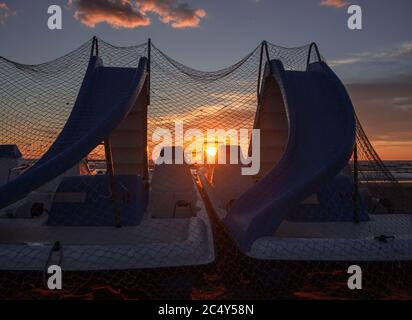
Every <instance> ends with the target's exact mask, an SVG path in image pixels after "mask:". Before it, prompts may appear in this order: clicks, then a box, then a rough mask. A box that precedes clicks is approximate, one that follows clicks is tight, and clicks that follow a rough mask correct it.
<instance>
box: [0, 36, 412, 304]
mask: <svg viewBox="0 0 412 320" xmlns="http://www.w3.org/2000/svg"><path fill="white" fill-rule="evenodd" d="M91 53H92V54H93V53H94V54H96V53H97V54H98V56H99V57H100V58H101V59H102V61H103V64H104V66H107V67H118V68H137V67H138V64H139V59H140V58H141V57H148V58H149V67H148V69H147V71H148V73H149V78H148V79H147V82H146V83H145V89H144V90H146V89H147V90H149V92H150V95H149V96H148V97H147V98H148V99H150V104H149V107H148V110H147V153H148V155H149V159H148V160H149V167H150V169H151V170H150V174H149V175H150V177H149V180H151V179H153V180H155V179H157V180H158V181H161V182H162V183H163V185H164V188H163V189H162V188H158V189H156V190H154V189H155V188H154V186H153V187H151V189H150V192H154V191H155V193H150V192H149V204H147V205H148V206H149V208H150V206H151V205H153V206H157V205H161V204H163V202H164V203H166V202H167V201H166V200H165V199H167V196H166V194H167V193H168V189H172V188H174V187H176V181H180V180H179V177H181V176H180V175H179V174H177V173H173V172H165V173H162V174H163V175H161V174H159V177H160V178H159V177H157V178H156V177H154V175H156V173H155V171H154V170H155V169H156V166H155V165H154V162H153V159H151V155H152V154H153V153H154V149H155V147H156V144H157V141H155V139H154V138H153V137H154V136H156V132H157V130H158V129H159V128H162V129H169V130H170V131H171V132H172V133H173V134H174V135H173V136H165V137H164V143H165V145H171V146H174V145H176V144H177V141H176V139H175V135H176V136H178V135H179V134H182V135H183V138H184V134H183V131H184V132H186V131H187V130H189V129H196V130H197V131H198V132H200V135H201V136H203V137H204V141H203V143H202V148H201V150H200V157H204V156H205V153H206V152H207V149H208V148H211V147H210V145H213V147H215V148H216V149H218V148H219V147H220V145H218V144H219V143H220V144H225V143H228V142H227V141H223V142H219V143H218V142H216V141H217V140H216V136H215V135H213V134H211V136H210V137H206V135H207V131H208V129H222V130H224V131H228V130H229V129H235V130H240V129H246V130H248V132H249V135H248V139H247V140H246V141H244V142H243V144H242V143H240V147H241V149H242V151H243V155H244V156H245V155H247V153H248V148H249V140H250V132H251V129H252V128H253V126H254V123H255V115H256V109H257V106H258V103H259V102H258V100H259V99H258V97H259V92H260V91H261V86H262V83H263V81H264V76H265V68H267V62H268V61H269V60H272V59H277V60H280V61H281V62H282V63H283V66H284V68H285V70H290V71H305V70H306V68H307V66H308V64H310V63H312V62H316V61H319V60H323V58H322V57H321V56H320V54H319V52H318V50H317V47H316V46H314V45H308V46H303V47H299V48H293V49H288V48H282V47H279V46H276V45H273V44H271V43H266V42H264V43H262V44H261V45H259V46H258V47H257V48H255V49H254V50H253V51H252V52H251V53H250V54H248V55H247V56H245V57H244V58H243V59H241V60H240V61H239V62H238V63H235V64H234V65H233V66H231V67H228V68H225V69H222V70H219V71H214V72H205V71H199V70H195V69H192V68H189V67H187V66H185V65H183V64H182V63H180V62H178V61H176V60H174V59H172V58H171V57H169V56H167V55H166V54H165V53H164V52H162V51H161V50H160V49H158V48H157V47H156V46H155V45H152V44H151V43H150V42H149V44H147V43H145V44H142V45H138V46H131V47H116V46H113V45H111V44H108V43H106V42H104V41H102V40H100V39H99V40H97V39H93V40H90V41H88V42H87V43H85V44H83V45H82V46H81V47H80V48H78V49H76V50H74V51H73V52H71V53H69V54H67V55H66V56H64V57H61V58H59V59H56V60H54V61H51V62H48V63H44V64H40V65H33V66H28V65H23V64H18V63H15V62H12V61H9V60H7V59H4V58H1V59H0V84H1V85H0V114H1V117H0V145H16V146H17V147H18V149H19V150H20V152H21V153H22V155H23V157H22V159H20V160H19V161H17V160H16V161H15V163H13V165H9V167H8V169H7V173H6V174H5V176H6V178H4V179H6V180H7V181H9V180H12V179H14V178H15V177H17V176H18V175H19V174H23V175H24V174H25V173H24V172H25V170H27V169H28V168H30V167H31V166H32V165H33V164H35V163H36V161H38V160H39V159H40V158H41V157H42V156H43V155H44V154H45V153H46V151H47V150H48V149H49V147H50V146H51V144H52V143H53V142H54V140H55V139H56V138H57V136H58V135H59V133H60V132H61V130H62V128H63V126H64V125H65V123H66V121H67V120H68V118H69V115H70V113H71V111H72V108H73V106H74V103H75V101H76V98H77V95H78V93H79V90H80V87H81V84H82V81H83V78H84V77H85V75H86V71H87V67H88V63H89V60H90V55H91ZM147 102H149V101H147ZM176 121H177V122H178V123H181V124H183V128H182V127H176V123H177V122H176ZM103 142H104V141H102V143H101V144H100V145H97V146H96V148H95V149H94V150H93V151H91V152H90V153H89V154H88V156H87V157H86V159H85V161H84V163H82V164H80V165H79V167H78V168H77V167H76V168H75V172H74V173H73V172H71V173H68V174H66V175H67V176H68V177H63V179H58V180H56V182H55V184H54V185H53V186H52V187H51V188H49V189H48V190H46V191H44V190H43V191H44V192H46V193H48V195H47V197H48V198H47V199H48V201H49V203H53V202H56V195H55V193H56V190H60V191H62V189H61V188H62V186H66V187H67V189H65V190H63V191H66V192H68V193H70V194H71V196H70V197H72V198H70V199H69V200H67V199H66V200H65V202H63V205H60V207H57V208H58V209H59V212H60V213H61V212H65V210H66V211H68V212H66V213H65V219H66V220H65V224H67V223H72V224H73V227H74V228H75V226H76V219H77V217H76V216H71V215H70V214H71V212H74V211H76V210H74V211H73V208H80V207H73V206H68V205H67V203H73V202H76V201H77V202H78V201H79V200H78V198H76V197H78V196H79V194H81V193H86V194H87V198H86V200H87V201H84V200H83V202H82V205H81V208H83V209H84V207H85V206H86V207H87V212H93V213H94V215H93V219H92V220H93V221H94V223H95V224H96V226H95V228H97V229H96V230H103V231H102V232H100V231H97V235H96V234H95V233H93V232H88V231H87V230H88V229H85V230H83V231H82V232H77V231H76V230H73V231H70V232H67V233H64V235H62V234H63V233H61V232H60V230H59V229H55V230H53V227H52V226H50V227H49V228H48V229H47V230H48V231H44V230H43V229H41V228H40V229H39V230H42V231H38V232H37V233H36V232H34V233H32V234H31V233H30V232H29V235H27V234H24V235H22V232H26V231H27V230H29V229H27V228H26V229H25V228H22V229H19V228H20V226H19V224H20V225H23V224H22V223H21V221H23V219H24V222H25V223H24V225H27V224H30V220H31V219H34V218H35V217H37V218H36V219H39V217H38V216H40V219H39V220H38V221H39V223H38V224H41V223H43V222H44V219H47V215H48V214H49V213H50V210H53V209H52V208H50V206H47V205H46V206H45V208H43V207H40V209H39V205H38V202H41V201H40V200H39V201H37V200H36V199H37V198H35V197H34V196H33V197H34V201H31V202H30V206H29V208H25V207H24V206H19V208H22V209H21V211H19V212H20V213H17V214H16V211H15V210H16V209H15V207H13V210H11V211H12V212H11V211H10V210H9V212H6V213H5V214H3V215H2V216H1V218H0V225H3V226H2V231H1V232H2V236H1V241H0V247H1V250H2V255H1V256H2V258H1V259H3V260H2V261H3V263H2V268H1V269H2V270H1V272H0V273H1V275H0V297H3V298H12V297H16V298H27V297H29V298H39V297H46V298H50V297H51V298H55V297H56V298H68V299H70V298H105V297H107V296H109V297H120V298H139V299H140V298H182V297H183V298H193V299H205V298H206V299H207V298H218V299H220V298H252V299H261V298H270V299H273V298H324V297H349V298H363V297H372V298H374V297H376V298H383V297H393V296H395V295H396V294H398V293H399V294H403V293H404V292H407V294H410V292H411V291H410V288H408V286H407V284H408V283H411V281H410V272H409V270H410V266H409V265H408V263H407V262H400V261H399V262H380V263H362V264H361V266H362V268H363V271H364V274H365V279H366V280H365V284H364V287H367V288H368V289H367V290H364V291H362V293H359V292H351V291H349V290H348V289H347V285H346V281H347V278H348V275H347V268H348V266H349V265H351V264H352V263H354V262H356V261H347V262H346V261H344V262H339V263H338V262H334V263H326V262H313V261H282V260H281V259H259V258H256V257H251V256H248V255H246V254H245V253H244V252H241V251H240V250H239V248H238V247H237V245H236V244H235V242H234V240H233V238H232V237H231V235H230V232H228V230H226V228H225V226H224V225H223V224H222V222H221V219H220V218H219V214H218V213H217V212H216V210H215V208H214V206H213V199H211V198H210V194H209V193H208V192H207V190H205V188H204V185H203V184H202V182H201V178H200V176H201V175H202V172H203V173H204V172H206V176H207V172H208V171H209V169H210V167H207V166H206V168H205V166H202V165H196V164H194V165H192V166H191V167H190V169H191V172H192V175H193V181H194V182H195V185H196V187H197V189H196V190H195V191H193V192H194V193H195V194H196V196H198V200H200V195H201V196H202V198H201V199H203V200H204V204H202V205H200V208H198V209H196V216H197V217H196V218H188V219H150V217H148V216H147V213H146V215H145V216H144V217H143V220H142V223H141V224H140V225H139V226H138V227H136V228H135V229H136V230H135V229H133V228H134V227H130V228H129V227H122V228H115V224H116V219H115V217H116V214H117V213H116V212H117V210H119V208H118V207H116V205H113V203H114V204H116V201H120V202H121V201H125V202H126V203H127V201H130V198H133V194H134V193H138V192H137V191H135V189H133V186H136V185H135V184H134V183H135V182H133V181H132V182H130V181H129V180H127V178H125V177H122V175H117V174H116V170H115V171H114V178H115V179H114V180H113V177H111V176H110V172H109V174H102V175H99V174H100V173H106V172H107V170H108V169H109V171H110V168H109V167H108V165H107V162H108V161H109V160H108V159H107V152H105V151H107V150H105V146H104V144H103ZM190 143H191V141H190V139H183V145H184V147H187V146H188V145H189V144H190ZM356 145H357V148H356V151H357V153H356V155H355V156H354V158H353V159H352V160H351V162H350V163H349V165H348V168H347V169H348V170H347V171H348V172H346V175H349V176H350V177H351V179H352V181H353V182H354V184H355V182H356V181H358V183H357V187H358V188H359V196H357V197H356V196H354V193H353V192H352V193H349V194H346V195H345V197H346V198H345V199H343V200H344V201H345V202H347V203H350V206H349V207H351V208H356V205H355V204H354V203H360V202H362V203H363V204H362V205H364V206H366V207H367V210H368V211H369V212H373V213H376V214H381V215H385V218H386V219H387V221H388V223H389V224H390V223H391V220H393V219H396V216H395V215H396V214H404V213H408V212H412V211H411V210H410V209H411V207H410V203H408V201H409V199H410V197H408V191H407V190H406V189H405V188H404V186H403V185H402V184H401V183H399V181H397V179H396V178H395V177H394V176H393V174H392V173H391V171H390V170H389V169H388V168H387V167H386V166H385V164H384V163H383V162H382V160H381V159H380V158H379V156H378V155H377V153H376V152H375V151H374V149H373V146H372V145H371V143H370V142H369V140H368V139H367V136H366V134H365V132H364V130H363V129H362V127H361V125H360V123H359V121H358V122H357V144H356ZM198 156H199V154H196V157H198ZM154 158H156V157H154ZM114 161H115V162H116V159H114ZM115 169H116V166H115ZM349 169H350V170H349ZM159 172H161V170H159ZM80 173H81V174H82V175H83V176H85V177H82V178H78V177H75V178H73V177H72V176H73V175H78V174H80ZM140 178H141V179H142V180H143V183H145V181H146V180H145V179H146V178H145V177H140ZM228 180H231V179H228ZM7 181H1V182H0V185H1V184H5V183H7ZM62 181H63V182H62ZM113 181H114V185H115V187H113ZM233 181H235V179H233ZM228 182H231V181H228ZM162 183H160V184H162ZM142 185H144V184H142ZM58 188H60V189H58ZM113 188H114V189H115V190H117V198H114V197H115V196H114V195H113V190H114V189H113ZM131 190H132V191H131ZM43 191H42V192H43ZM44 192H43V193H44ZM184 192H186V190H184ZM38 193H39V192H38ZM40 193H41V192H40ZM58 193H59V192H58ZM176 193H182V191H181V190H177V191H175V194H176ZM150 195H153V197H152V198H155V197H154V195H157V197H158V198H156V199H157V200H156V201H155V202H156V203H155V204H153V203H152V204H151V203H150V201H151V200H150V197H151V196H150ZM73 197H74V198H73ZM73 199H74V200H73ZM113 199H114V201H113ZM116 199H117V200H116ZM119 199H120V200H119ZM124 199H126V200H124ZM132 200H133V199H132ZM133 201H135V202H136V201H137V202H144V201H147V199H146V200H145V199H138V200H136V199H134V200H133ZM190 201H192V200H189V201H177V202H175V205H174V208H173V209H174V214H176V210H182V212H183V211H185V210H189V211H193V207H196V206H197V205H198V204H196V205H192V204H191V203H190ZM152 202H153V200H152ZM200 202H202V201H200ZM198 203H199V201H198ZM34 204H36V205H34ZM358 205H359V204H358ZM68 208H69V209H68ZM83 209H82V210H83ZM27 210H28V212H29V215H28V216H26V215H27V213H26V211H27ZM54 210H56V207H55V208H54ZM351 210H352V209H351ZM39 211H40V212H39ZM353 211H354V219H355V218H356V209H353ZM3 213H4V211H3ZM19 214H21V215H23V216H19ZM386 214H390V215H393V216H386ZM103 216H104V217H106V218H105V219H103V218H102V217H103ZM107 217H109V220H107ZM392 217H394V218H392ZM169 218H170V217H169ZM41 219H43V220H41ZM99 219H100V220H99ZM405 219H406V218H405ZM103 220H104V221H105V222H103ZM5 221H6V222H5ZM42 221H43V222H42ZM107 221H109V222H107ZM350 223H353V224H355V222H353V221H351V222H350ZM38 224H35V225H36V226H37V225H38ZM102 224H105V225H104V226H102ZM348 228H349V229H350V226H349V227H348ZM405 228H406V229H407V226H406V227H405ZM7 230H8V232H6V231H7ZM10 230H11V231H10ZM188 230H189V231H188ZM188 232H189V233H190V235H191V238H189V239H188V238H185V236H186V234H187V233H188ZM211 232H213V240H212V239H211V237H212V235H211ZM366 232H367V234H368V236H369V237H371V238H374V237H377V236H381V235H382V236H391V234H379V233H377V232H376V230H375V229H374V228H372V227H370V228H369V229H368V230H366ZM407 232H409V233H408V234H410V232H412V230H407ZM10 233H12V234H10ZM14 233H15V234H14ZM332 233H333V229H332V228H328V226H327V225H325V227H324V228H323V229H322V236H323V237H326V236H327V235H329V236H330V235H331V234H332ZM332 238H333V237H332ZM381 240H386V241H390V240H391V239H390V238H382V239H381ZM377 241H378V240H377ZM21 243H23V245H22V244H21ZM39 243H40V244H41V245H39ZM205 243H206V245H205ZM213 243H214V244H213ZM36 244H37V245H36ZM73 244H75V245H73ZM125 244H127V246H125ZM142 246H143V247H145V246H146V247H145V248H146V249H144V250H143V249H142ZM39 248H40V249H39ZM350 249H351V250H354V251H356V250H357V247H356V246H353V247H352V248H350ZM308 250H309V251H308ZM317 251H319V250H317ZM349 251H350V250H349ZM306 254H309V255H310V254H311V252H310V248H309V249H306ZM210 255H212V256H213V257H214V259H213V257H212V256H210ZM349 256H350V254H349ZM3 257H4V258H3ZM85 257H86V258H85ZM173 259H175V261H177V262H175V263H170V261H174V260H173ZM179 259H180V260H179ZM182 259H184V260H185V263H184V264H181V265H179V263H180V262H179V261H182ZM202 259H203V260H202ZM308 260H310V259H308ZM348 260H350V259H348ZM67 261H72V262H73V261H74V262H76V261H77V265H76V263H74V266H75V267H72V268H71V269H70V270H69V271H66V270H65V269H64V266H65V262H67ZM84 261H87V263H86V264H85V263H84ZM212 261H213V263H212ZM53 262H55V263H57V264H59V263H62V265H63V290H62V291H50V290H48V289H47V287H46V286H45V282H46V278H47V274H46V273H47V272H46V269H47V266H48V265H50V264H52V263H53ZM23 263H26V264H28V265H34V266H36V268H35V269H36V271H27V270H24V268H21V265H22V264H23ZM119 265H121V266H122V267H121V268H120V267H119ZM171 265H173V266H171ZM72 266H73V263H72ZM119 269H120V270H119ZM408 290H409V291H408Z"/></svg>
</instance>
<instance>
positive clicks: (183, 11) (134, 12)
mask: <svg viewBox="0 0 412 320" xmlns="http://www.w3.org/2000/svg"><path fill="white" fill-rule="evenodd" d="M68 7H69V8H74V10H75V13H74V16H75V17H76V19H78V20H79V21H81V22H82V23H83V24H85V25H86V26H88V27H95V26H96V25H97V24H99V23H103V22H105V23H107V24H109V25H110V26H112V27H114V28H137V27H141V26H148V25H150V24H151V19H150V18H149V17H148V16H147V15H148V14H151V13H153V14H157V15H158V16H159V19H160V21H162V22H163V23H165V24H170V25H171V26H172V27H173V28H189V27H197V26H199V23H200V20H201V19H202V18H204V17H205V16H206V12H205V11H204V10H203V9H193V8H191V7H190V6H189V5H188V4H187V3H184V2H179V1H176V0H69V2H68Z"/></svg>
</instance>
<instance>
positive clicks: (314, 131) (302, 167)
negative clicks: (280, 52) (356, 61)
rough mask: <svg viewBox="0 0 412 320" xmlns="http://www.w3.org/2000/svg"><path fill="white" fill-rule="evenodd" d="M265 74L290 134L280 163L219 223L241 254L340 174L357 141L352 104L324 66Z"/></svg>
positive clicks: (276, 68)
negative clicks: (273, 85)
mask: <svg viewBox="0 0 412 320" xmlns="http://www.w3.org/2000/svg"><path fill="white" fill-rule="evenodd" d="M266 69H267V70H266V71H267V72H266V74H265V77H274V79H275V81H276V83H277V88H278V89H277V90H278V91H279V92H278V94H279V95H280V96H281V98H282V99H283V103H284V106H285V109H286V116H287V122H288V126H289V134H288V139H287V144H286V148H285V151H284V153H283V156H282V157H281V158H280V160H279V162H278V163H277V164H276V165H275V166H274V167H273V168H272V169H271V170H270V171H269V172H268V173H267V174H266V175H265V176H264V177H263V178H262V179H261V180H260V181H259V182H258V183H257V184H255V185H254V186H253V187H252V188H250V189H249V190H248V191H246V192H245V193H244V194H242V195H241V196H240V197H239V199H238V200H237V201H236V202H235V203H234V205H233V207H232V209H231V210H230V211H229V213H228V214H227V215H226V217H225V218H224V220H223V222H224V223H225V224H226V226H227V227H228V228H229V231H230V232H231V234H232V235H233V236H234V238H235V240H236V241H237V243H238V244H239V246H240V248H241V249H242V250H243V251H246V252H247V251H249V250H250V248H251V246H252V244H253V242H254V241H255V240H257V239H258V238H262V237H266V236H273V235H274V233H275V231H276V229H277V228H278V227H279V225H280V224H281V222H282V220H283V219H284V218H285V217H286V216H287V214H288V212H289V211H290V210H291V209H293V208H294V207H295V206H296V205H298V204H299V203H301V202H302V201H304V200H305V199H306V198H308V197H309V196H311V195H312V194H313V193H314V192H316V191H317V190H318V189H319V188H320V187H321V186H323V185H324V184H326V183H328V182H330V181H332V180H333V179H334V178H335V177H336V175H337V174H339V173H340V172H341V171H342V169H344V167H345V166H346V165H347V164H348V161H349V160H350V157H351V155H352V152H353V147H354V143H355V137H356V133H355V114H354V108H353V105H352V102H351V100H350V98H349V95H348V94H347V92H346V89H345V87H344V86H343V84H342V83H341V81H340V80H339V79H338V77H337V76H336V75H335V73H334V72H333V71H332V70H331V69H330V68H329V67H328V66H327V65H326V63H324V62H316V63H312V64H309V65H308V68H307V70H306V71H303V72H302V71H285V70H284V68H283V65H282V63H281V62H280V61H277V60H273V61H271V68H266ZM269 69H271V72H270V73H269V72H268V70H269ZM263 94H264V90H263Z"/></svg>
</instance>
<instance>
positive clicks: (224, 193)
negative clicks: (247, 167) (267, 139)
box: [211, 146, 254, 211]
mask: <svg viewBox="0 0 412 320" xmlns="http://www.w3.org/2000/svg"><path fill="white" fill-rule="evenodd" d="M222 148H226V163H225V164H217V165H215V166H214V167H213V169H212V170H213V172H212V175H211V184H212V185H213V187H214V188H215V191H216V195H217V197H218V199H219V202H220V203H219V206H220V207H221V208H222V209H224V210H227V211H228V210H229V209H230V207H231V206H232V204H233V203H234V202H235V201H236V199H237V198H238V197H239V196H240V195H241V194H242V193H243V192H245V191H246V190H247V189H249V188H250V187H251V186H252V185H253V184H254V178H253V177H251V176H244V175H242V168H243V167H244V165H243V164H242V163H241V162H240V155H241V149H240V147H238V146H222V147H220V148H219V150H218V153H220V152H221V150H222ZM232 148H237V149H238V151H237V152H238V163H237V164H231V163H230V152H231V150H232Z"/></svg>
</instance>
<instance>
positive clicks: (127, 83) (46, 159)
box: [0, 56, 147, 208]
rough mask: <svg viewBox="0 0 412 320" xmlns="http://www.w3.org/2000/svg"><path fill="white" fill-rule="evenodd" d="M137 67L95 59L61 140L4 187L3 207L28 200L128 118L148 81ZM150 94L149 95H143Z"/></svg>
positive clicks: (0, 205)
mask: <svg viewBox="0 0 412 320" xmlns="http://www.w3.org/2000/svg"><path fill="white" fill-rule="evenodd" d="M146 64H147V59H146V58H144V57H142V58H140V60H139V65H138V67H137V68H114V67H104V66H103V63H102V61H101V59H100V58H98V57H96V56H92V57H91V58H90V61H89V65H88V68H87V71H86V74H85V77H84V80H83V83H82V86H81V88H80V91H79V94H78V97H77V100H76V102H75V105H74V107H73V110H72V112H71V114H70V116H69V118H68V120H67V122H66V124H65V126H64V128H63V130H62V131H61V133H60V134H59V136H58V137H57V139H56V140H55V142H54V143H53V144H52V145H51V147H50V148H49V150H48V151H47V152H46V153H45V154H44V155H43V157H42V158H41V159H39V160H38V161H37V162H36V163H35V165H33V167H31V168H30V169H29V170H27V171H26V172H25V173H24V174H22V175H21V176H19V177H17V178H16V179H14V180H12V181H11V182H9V183H7V184H5V185H3V186H0V208H4V207H7V206H9V205H11V204H13V203H15V202H16V201H18V200H21V199H22V198H24V197H25V196H26V195H27V194H29V193H30V192H32V191H34V190H36V189H38V188H40V187H41V186H43V185H45V184H46V183H48V182H50V181H51V180H53V179H54V178H56V177H58V176H59V175H61V174H63V173H64V172H66V171H67V170H69V169H70V168H72V167H74V166H75V165H76V164H77V163H79V162H80V161H81V160H82V159H84V158H85V157H86V156H87V155H88V154H89V153H90V152H91V151H92V150H93V149H94V148H95V147H96V146H98V145H99V144H100V143H101V142H102V141H103V140H104V139H106V138H107V137H108V136H109V135H110V134H111V132H112V131H113V130H115V128H116V127H118V126H119V124H120V123H121V122H122V121H123V120H124V119H125V118H126V117H127V115H128V114H129V112H130V111H131V110H132V108H133V106H134V104H135V102H136V100H137V99H138V97H139V95H140V93H141V92H142V88H143V87H144V84H145V81H146ZM142 94H146V92H142Z"/></svg>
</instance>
